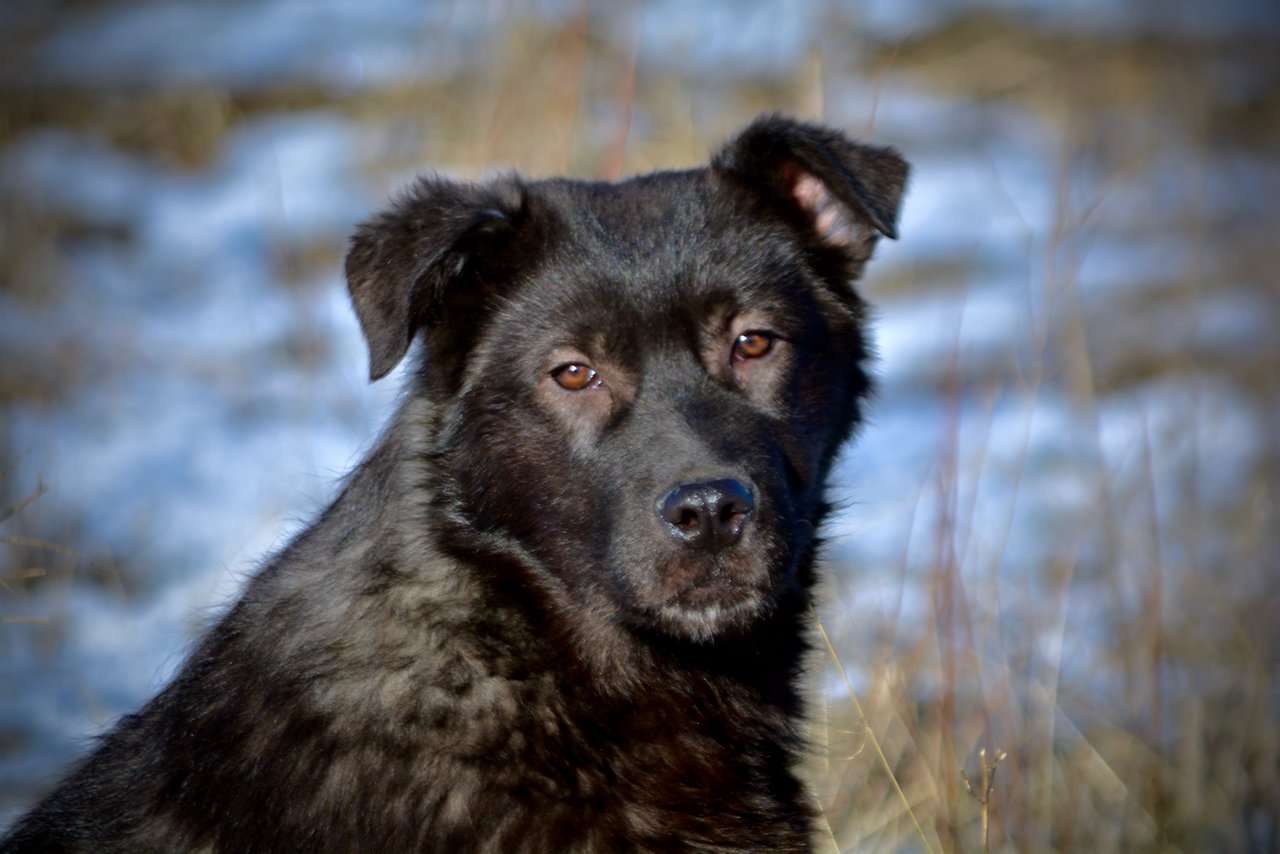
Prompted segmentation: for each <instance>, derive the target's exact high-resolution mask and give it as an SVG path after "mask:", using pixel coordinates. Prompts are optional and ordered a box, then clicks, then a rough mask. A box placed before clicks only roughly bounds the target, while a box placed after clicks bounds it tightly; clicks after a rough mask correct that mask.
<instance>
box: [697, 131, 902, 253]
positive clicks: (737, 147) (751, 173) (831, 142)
mask: <svg viewBox="0 0 1280 854" xmlns="http://www.w3.org/2000/svg"><path fill="white" fill-rule="evenodd" d="M712 165H713V168H715V169H718V170H720V171H722V172H725V173H729V174H732V175H736V176H737V177H739V178H740V179H742V180H744V181H746V182H748V183H749V184H750V185H752V186H754V187H757V188H759V189H760V190H761V191H764V192H765V193H767V194H769V195H770V196H771V197H772V198H773V199H774V200H775V201H778V202H780V203H782V204H783V205H785V206H787V207H789V208H790V209H791V210H793V211H798V212H799V213H800V214H802V215H803V217H804V219H805V221H806V222H807V224H808V226H809V227H810V228H811V229H812V231H813V237H814V238H816V239H817V240H818V242H820V243H822V244H824V245H827V246H830V247H833V248H837V249H841V250H844V251H845V252H846V253H847V254H848V255H849V258H850V260H851V261H853V262H855V264H857V265H861V264H862V263H863V262H865V261H866V260H867V259H868V258H870V257H871V250H872V249H874V248H875V243H876V241H877V240H878V239H879V237H880V235H884V236H885V237H889V238H891V239H894V240H896V239H897V237H898V231H897V221H898V206H899V204H900V202H901V201H902V193H903V189H904V188H905V187H906V183H907V172H908V167H907V163H906V161H904V160H903V159H902V157H901V156H900V155H899V154H898V152H896V151H894V150H893V149H892V148H880V147H877V146H873V145H866V144H864V143H859V142H854V141H853V140H851V139H849V138H848V137H846V136H845V135H844V134H842V133H840V132H839V131H835V130H832V129H830V128H826V127H823V126H821V125H815V124H807V123H804V122H798V121H795V120H793V119H788V118H786V117H783V116H774V115H771V116H761V117H760V118H758V119H756V120H755V121H754V122H752V123H751V125H749V126H748V127H747V128H746V129H745V130H743V131H742V132H741V133H740V134H738V136H737V137H735V138H734V139H733V140H732V141H731V142H729V144H728V145H726V146H725V147H724V149H723V150H722V151H721V152H720V154H719V155H717V156H716V158H715V160H714V161H713V164H712Z"/></svg>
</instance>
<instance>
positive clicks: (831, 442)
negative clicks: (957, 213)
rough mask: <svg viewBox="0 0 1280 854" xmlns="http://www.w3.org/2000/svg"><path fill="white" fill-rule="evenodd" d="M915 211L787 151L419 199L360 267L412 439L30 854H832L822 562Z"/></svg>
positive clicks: (359, 307)
mask: <svg viewBox="0 0 1280 854" xmlns="http://www.w3.org/2000/svg"><path fill="white" fill-rule="evenodd" d="M905 178H906V165H905V164H904V163H903V161H902V160H901V158H899V156H898V155H897V154H896V153H895V152H893V151H892V150H889V149H882V148H874V147H871V146H866V145H862V144H858V143H855V142H852V141H850V140H848V139H846V138H845V137H844V136H842V135H841V134H839V133H837V132H835V131H832V130H829V129H826V128H823V127H819V126H815V125H808V124H802V123H798V122H794V121H791V120H788V119H784V118H780V117H764V118H762V119H760V120H758V121H756V122H755V123H754V124H752V125H751V126H750V127H748V128H747V129H746V130H744V131H743V132H742V133H741V134H740V135H739V136H738V137H737V138H736V139H734V140H733V141H732V142H730V143H729V144H728V145H727V146H726V147H725V148H724V150H723V151H721V153H720V154H719V155H718V156H717V157H716V158H715V159H714V160H713V162H712V163H711V164H710V165H709V166H708V167H706V168H701V169H694V170H689V171H683V172H663V173H657V174H652V175H645V176H641V177H637V178H632V179H630V180H627V181H623V182H621V183H617V184H605V183H582V182H575V181H567V180H550V181H525V180H522V179H520V178H518V177H507V178H502V179H498V180H494V181H491V182H488V183H484V184H463V183H456V182H453V181H450V180H446V179H443V178H438V177H428V178H423V179H421V180H419V181H418V182H417V183H416V184H415V185H414V186H413V187H412V188H411V189H410V190H409V192H408V193H406V194H405V195H404V196H403V197H402V198H400V199H399V200H398V201H396V202H395V204H393V205H392V206H391V208H390V209H389V210H387V211H386V212H384V213H382V214H381V215H379V216H378V217H376V218H374V219H373V220H371V221H370V222H368V223H366V224H365V225H363V226H362V227H361V228H360V229H359V231H358V232H357V233H356V235H355V237H354V239H353V241H352V245H351V250H350V254H349V256H348V258H347V265H346V267H347V277H348V282H349V286H350V290H351V294H352V298H353V301H354V303H355V308H356V312H357V314H358V315H359V319H360V324H361V328H362V329H363V331H364V334H365V337H366V339H367V341H368V344H369V349H370V354H371V365H372V368H371V374H372V375H373V377H374V378H375V379H377V378H378V377H380V376H382V375H384V374H386V373H387V372H388V371H390V370H391V369H392V368H393V367H394V366H395V365H396V364H397V363H398V362H399V361H400V360H401V358H402V357H403V356H404V355H405V353H406V352H407V351H408V349H409V347H410V345H411V344H412V343H413V341H414V339H415V338H420V339H421V342H422V343H421V346H420V348H419V352H420V359H419V361H418V363H417V369H416V370H415V371H413V373H412V374H411V378H410V381H409V382H410V385H409V389H408V394H407V395H406V397H405V399H404V402H403V404H402V406H401V407H400V409H399V411H398V413H397V414H396V416H395V418H394V419H393V420H392V422H391V424H390V425H389V427H388V428H387V430H386V433H385V435H384V436H383V437H382V439H381V441H380V442H379V443H378V445H377V447H376V448H375V449H374V450H373V452H372V453H371V454H370V455H369V458H368V459H367V460H366V461H365V462H364V463H363V464H362V465H361V466H360V467H359V468H358V469H356V470H355V472H353V473H352V474H351V475H350V477H349V479H348V480H347V482H346V484H345V487H344V489H343V490H342V493H341V495H339V497H338V498H337V500H336V501H335V502H334V503H333V505H332V506H330V507H329V508H328V509H327V510H326V511H325V512H324V513H323V514H322V515H321V516H320V518H319V519H317V520H316V521H315V523H314V524H312V525H311V526H310V528H308V529H307V530H306V531H305V532H304V533H302V534H301V535H300V536H299V537H298V538H297V539H296V540H295V541H294V542H292V543H291V544H290V545H289V546H288V547H287V548H285V549H284V550H283V551H282V552H281V553H280V554H279V555H278V556H276V557H275V559H274V560H272V561H271V562H270V563H269V564H267V565H266V567H265V568H264V569H263V570H262V571H261V572H260V573H259V574H258V575H257V577H255V578H254V579H253V580H252V581H251V582H250V583H249V585H248V586H247V588H246V589H245V591H244V594H243V596H242V597H241V599H240V601H239V602H238V603H237V604H236V605H235V606H234V607H233V608H232V609H231V611H230V612H229V613H228V614H227V615H226V616H225V617H224V618H223V619H222V620H221V622H220V623H219V624H218V625H217V626H216V627H215V628H213V630H212V631H211V632H210V633H209V634H208V636H207V637H205V638H204V640H203V642H202V643H200V645H199V647H198V648H197V649H196V650H195V652H194V654H193V655H192V656H191V658H190V660H189V661H188V662H187V663H186V665H185V666H184V667H183V669H182V671H181V672H180V673H179V674H178V676H177V677H176V678H175V679H174V681H173V682H172V684H170V685H169V686H168V687H167V688H165V689H164V691H162V692H161V693H160V695H159V696H157V697H156V698H155V699H153V700H152V701H151V702H150V703H148V704H147V705H146V706H145V707H144V708H143V709H142V710H141V711H139V712H138V713H137V714H133V715H128V716H126V717H125V718H124V719H123V720H121V721H120V722H119V724H118V725H117V726H116V727H115V728H114V729H113V730H111V731H110V732H109V733H108V734H106V735H105V736H103V737H102V739H101V743H100V745H99V746H98V748H97V750H96V751H95V752H94V753H93V754H92V755H90V756H89V757H88V758H87V759H86V760H84V762H83V763H82V764H81V765H80V766H79V767H78V768H77V769H76V770H75V771H74V772H73V773H72V774H71V775H70V776H69V777H68V778H67V779H66V780H65V781H64V782H63V783H62V784H61V785H59V786H58V787H57V788H56V789H55V790H54V791H53V793H52V794H50V795H49V796H48V797H47V798H46V799H45V800H44V801H43V802H41V803H40V804H39V805H37V806H36V807H35V808H34V809H33V810H32V811H31V812H30V813H29V814H28V815H26V816H25V817H24V818H22V819H21V820H20V821H19V822H18V823H17V824H16V825H15V826H14V827H13V828H12V829H11V830H10V831H9V835H8V836H7V837H6V838H5V839H4V841H3V844H2V845H0V849H3V850H4V851H7V852H16V851H86V852H87V851H93V852H111V851H118V852H148V851H155V852H162V851H163V852H171V851H208V850H213V851H255V852H258V851H307V852H321V851H334V852H339V851H341V852H347V851H444V852H472V851H475V852H480V851H484V852H504V854H505V853H506V852H573V851H653V852H671V851H719V852H729V851H808V850H810V848H811V842H812V840H811V837H812V835H813V830H814V827H813V825H814V820H815V808H814V806H813V804H812V801H811V798H810V797H809V796H808V794H807V793H806V790H805V789H804V787H803V786H802V784H801V783H800V782H799V781H798V779H797V777H796V776H795V774H794V772H793V766H794V765H795V764H796V763H797V761H798V760H799V759H801V758H802V757H803V754H804V749H805V748H804V744H803V742H802V738H801V726H802V703H801V698H800V696H799V693H798V687H797V681H798V678H799V674H800V670H801V667H802V659H803V658H804V653H805V651H806V636H807V631H806V625H807V623H808V620H809V616H808V614H809V602H810V588H811V586H812V584H813V581H814V578H813V576H814V550H815V534H816V531H817V529H818V526H819V524H820V522H821V521H822V518H823V515H824V513H825V505H824V502H823V486H824V479H825V478H826V476H827V473H828V470H829V469H830V466H831V463H832V460H833V458H834V457H835V454H836V452H837V450H838V448H839V447H840V445H841V443H842V442H843V441H844V440H845V439H846V438H847V437H848V435H849V434H850V432H851V430H852V429H853V427H854V426H855V424H856V423H857V422H858V420H859V407H860V402H861V401H862V399H863V397H864V396H865V394H866V392H867V390H868V377H867V375H866V373H865V370H864V362H865V360H866V356H867V343H866V339H865V337H864V336H865V333H864V307H863V303H862V302H861V300H860V299H859V297H858V296H857V295H856V294H855V292H854V290H853V288H852V282H853V281H854V280H855V279H857V278H858V277H859V276H860V274H861V272H862V268H863V265H864V263H865V262H866V261H867V260H868V258H869V257H870V255H871V251H872V249H873V247H874V244H875V242H876V240H877V238H878V237H879V236H881V235H889V236H894V222H895V219H896V215H897V210H898V203H899V198H900V195H901V193H902V189H903V185H904V181H905ZM419 333H421V334H419ZM743 334H748V337H747V338H745V339H744V338H740V337H739V336H741V335H743ZM753 335H754V336H755V337H751V336H753ZM744 341H745V342H746V343H745V344H744V343H742V342H744ZM770 343H771V344H772V349H769V348H768V345H769V344H770ZM743 348H745V349H743ZM760 349H765V350H766V352H765V353H763V354H760V353H759V350H760ZM747 351H750V352H747ZM744 352H745V353H746V355H744ZM565 364H577V365H581V366H582V368H579V369H575V370H579V371H585V370H588V369H589V370H594V371H596V372H597V373H596V375H595V376H594V380H593V381H592V382H591V383H590V384H589V385H587V386H586V387H585V388H582V389H580V390H570V389H566V388H564V387H562V385H561V380H563V379H564V375H562V374H561V373H559V370H560V369H561V368H562V366H563V365H565ZM707 484H711V485H713V486H714V485H715V484H730V485H729V486H728V487H726V488H725V489H726V490H727V493H726V494H731V495H738V496H741V498H740V499H734V500H735V501H737V502H738V503H737V504H733V505H732V506H731V507H730V510H727V511H724V512H723V513H722V514H721V516H720V517H717V518H716V519H712V521H711V522H710V524H711V525H712V526H713V528H714V530H713V531H712V535H708V536H712V539H707V537H705V536H700V535H699V531H702V532H703V533H705V530H704V529H703V528H699V527H698V526H699V525H702V524H704V523H703V517H701V516H699V515H698V508H703V510H705V507H704V506H703V505H702V504H698V503H697V502H701V501H704V497H703V496H704V494H706V489H705V487H706V486H707ZM690 485H692V487H691V486H690ZM681 490H683V491H681ZM721 491H722V492H724V490H721ZM717 494H718V493H717ZM689 495H694V496H695V498H694V499H689V500H693V501H694V511H693V512H692V513H691V514H690V515H686V516H684V517H681V516H679V515H676V516H675V517H670V516H668V515H666V514H668V513H670V512H671V507H672V506H673V502H674V503H675V504H676V505H679V502H680V501H684V500H686V499H688V496H689ZM673 496H674V497H673ZM707 500H710V499H707ZM664 502H665V503H664ZM707 506H710V505H707ZM716 506H717V507H718V506H719V505H716ZM679 510H680V507H679V506H677V507H676V511H679ZM708 518H709V517H708ZM717 525H718V526H720V527H715V526H717ZM690 531H692V533H690ZM716 537H719V538H720V539H715V538H716Z"/></svg>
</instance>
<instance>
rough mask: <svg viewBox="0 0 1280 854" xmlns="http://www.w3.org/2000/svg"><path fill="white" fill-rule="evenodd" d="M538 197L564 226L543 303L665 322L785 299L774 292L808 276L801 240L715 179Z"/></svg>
mask: <svg viewBox="0 0 1280 854" xmlns="http://www.w3.org/2000/svg"><path fill="white" fill-rule="evenodd" d="M533 192H534V196H535V198H536V199H537V207H539V208H541V209H542V213H543V215H544V216H546V217H547V218H548V219H550V220H554V221H555V222H556V223H557V225H558V227H557V228H555V229H552V230H549V231H550V232H551V233H553V234H554V235H555V236H554V238H553V239H551V240H549V241H548V242H547V243H545V244H544V245H543V247H542V250H543V251H545V252H546V254H547V257H546V258H545V259H544V263H543V264H541V265H540V270H539V275H538V277H537V278H538V279H539V281H538V282H537V283H536V288H537V290H538V291H539V293H538V294H537V297H538V298H539V299H548V298H551V299H556V298H559V299H562V300H567V301H572V302H575V303H578V304H580V305H582V307H584V308H585V307H587V306H586V305H585V304H586V303H593V302H600V303H603V305H601V306H600V307H601V308H607V309H608V310H609V311H610V313H611V314H613V315H614V316H617V315H618V313H619V310H623V311H626V310H628V309H629V310H630V312H629V313H632V314H633V315H637V317H636V319H640V317H638V316H650V317H653V316H664V315H669V314H670V313H671V312H673V311H678V310H681V309H682V308H685V307H689V306H691V305H692V306H695V307H700V306H701V305H702V304H703V303H705V302H706V301H708V300H714V299H717V298H724V297H725V296H726V295H727V294H732V295H733V296H734V298H735V299H737V300H739V301H745V302H758V301H760V300H769V299H776V298H777V295H776V294H773V293H771V291H773V290H774V289H775V288H776V286H777V285H778V284H779V283H781V282H783V281H788V280H794V279H795V278H796V274H797V272H798V270H799V268H800V266H801V262H800V259H799V257H798V252H797V246H796V242H795V239H794V235H791V234H789V233H788V232H787V231H786V229H785V228H783V227H780V225H779V224H778V222H777V221H776V220H773V219H768V218H765V217H763V216H762V215H760V214H759V213H758V208H756V209H755V210H753V209H752V208H751V207H750V206H748V205H747V204H746V203H745V202H744V201H743V200H742V199H740V198H737V197H735V196H733V195H732V194H726V193H724V192H723V191H722V190H721V188H719V187H718V186H717V182H715V181H714V180H712V178H711V177H710V175H709V173H708V171H707V170H706V169H696V170H688V171H684V172H658V173H651V174H648V175H643V176H639V177H636V178H632V179H629V180H626V181H623V182H619V183H588V182H576V181H567V180H560V181H547V182H541V183H540V184H538V185H535V186H534V187H533Z"/></svg>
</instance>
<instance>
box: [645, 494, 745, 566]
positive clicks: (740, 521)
mask: <svg viewBox="0 0 1280 854" xmlns="http://www.w3.org/2000/svg"><path fill="white" fill-rule="evenodd" d="M755 509H756V503H755V499H754V498H752V497H751V490H750V489H749V488H748V487H747V486H746V484H744V483H742V482H741V481H737V480H731V479H727V478H726V479H725V480H711V481H707V482H705V483H685V484H681V485H680V486H677V487H676V488H675V489H673V490H671V491H670V492H668V493H667V496H666V498H663V499H662V502H661V504H659V505H658V515H660V516H661V517H662V518H663V520H664V521H666V523H667V531H668V532H669V533H670V534H671V536H673V537H675V538H676V539H677V540H679V541H680V542H682V543H684V544H685V545H686V546H688V547H689V548H691V549H700V550H702V551H706V552H711V553H712V554H714V553H715V552H718V551H720V550H721V549H723V548H726V547H728V546H731V545H733V544H734V543H736V542H737V541H738V540H740V539H742V531H743V529H744V528H746V526H747V520H748V519H749V518H750V517H751V513H752V511H754V510H755Z"/></svg>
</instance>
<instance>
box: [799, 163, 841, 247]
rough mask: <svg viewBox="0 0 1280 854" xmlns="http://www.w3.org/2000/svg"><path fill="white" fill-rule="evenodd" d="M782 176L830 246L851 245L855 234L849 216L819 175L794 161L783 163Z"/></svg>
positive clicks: (815, 228)
mask: <svg viewBox="0 0 1280 854" xmlns="http://www.w3.org/2000/svg"><path fill="white" fill-rule="evenodd" d="M782 179H783V181H785V182H786V186H787V190H788V191H789V192H790V193H791V198H792V199H794V200H795V203H796V204H797V205H799V206H800V209H801V210H802V211H804V212H805V213H807V214H808V215H809V218H810V220H811V221H812V222H813V229H814V231H816V232H817V233H818V236H819V237H821V238H822V241H823V242H824V243H826V244H828V245H830V246H836V247H845V246H850V245H852V244H853V243H854V241H855V240H856V239H857V237H858V232H857V230H856V229H857V227H856V226H855V225H854V224H853V222H852V220H850V219H849V216H848V214H847V212H846V211H845V208H844V205H842V204H840V202H838V201H837V200H836V199H835V198H834V197H832V195H831V194H830V193H829V192H827V187H826V185H825V184H823V183H822V181H820V180H819V179H817V178H815V177H814V176H813V175H811V174H809V173H808V172H806V171H805V170H804V169H802V168H800V167H799V166H797V165H796V164H794V163H788V164H786V165H785V166H783V171H782Z"/></svg>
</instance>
